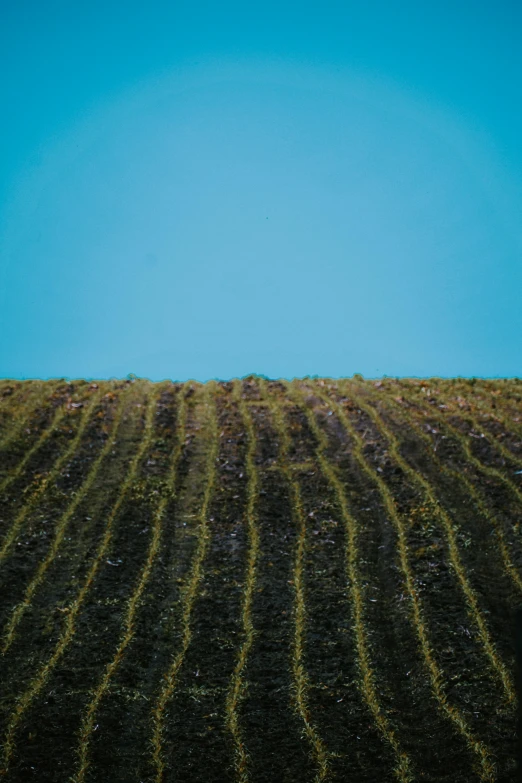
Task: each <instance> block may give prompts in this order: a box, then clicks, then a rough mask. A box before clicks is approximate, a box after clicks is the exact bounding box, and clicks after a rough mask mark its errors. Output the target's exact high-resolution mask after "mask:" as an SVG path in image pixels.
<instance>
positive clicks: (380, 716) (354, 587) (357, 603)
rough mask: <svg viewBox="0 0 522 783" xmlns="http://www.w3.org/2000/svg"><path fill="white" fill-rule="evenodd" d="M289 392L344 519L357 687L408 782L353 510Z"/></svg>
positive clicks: (313, 425)
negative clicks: (381, 695)
mask: <svg viewBox="0 0 522 783" xmlns="http://www.w3.org/2000/svg"><path fill="white" fill-rule="evenodd" d="M288 389H289V392H290V394H294V395H295V399H296V403H297V404H298V405H299V407H300V408H301V410H302V411H303V412H304V413H305V415H306V417H307V420H308V423H309V425H310V429H311V430H312V432H313V434H314V436H315V438H316V442H317V445H316V454H317V461H318V462H319V465H320V467H321V470H322V472H323V475H324V476H325V478H326V480H327V481H328V482H329V484H330V485H331V486H332V487H333V489H334V491H335V494H336V497H337V502H338V504H339V509H340V512H341V516H342V519H343V522H344V528H345V536H346V547H345V561H346V570H347V576H348V579H349V583H350V585H351V591H352V606H353V613H354V627H353V630H354V636H355V648H356V650H357V663H358V668H359V671H360V680H359V681H358V683H357V685H358V688H359V691H360V693H361V695H362V697H363V700H364V701H365V702H366V704H367V705H368V707H369V709H370V712H371V714H372V715H373V719H374V721H375V723H376V725H377V727H378V729H379V731H380V733H381V735H382V736H383V737H384V739H385V741H386V742H388V743H389V744H390V745H391V747H392V749H393V751H394V753H395V756H396V759H397V764H396V767H395V769H394V773H395V775H396V777H397V779H398V780H400V781H402V783H410V781H413V780H414V777H413V770H412V762H411V759H410V758H409V756H408V754H407V753H405V751H404V750H403V749H402V748H401V746H400V743H399V741H398V739H397V736H396V733H395V731H394V730H393V728H392V726H391V724H390V722H389V720H388V718H387V717H386V715H385V714H384V713H383V710H382V707H381V705H380V703H379V699H378V697H377V690H376V686H375V672H374V670H373V669H372V664H371V660H370V656H369V654H368V641H367V632H366V627H365V622H364V601H363V596H362V590H361V583H360V582H361V580H360V575H359V569H358V567H357V562H358V549H357V539H358V536H359V529H358V523H357V520H356V519H355V517H354V516H353V514H351V512H350V510H349V507H348V500H347V497H346V492H345V491H344V488H343V485H342V483H341V481H340V480H339V477H338V476H337V474H336V470H335V468H334V466H333V465H331V464H330V462H329V460H328V458H327V456H326V450H327V448H328V438H327V436H326V435H325V433H324V432H323V430H322V429H321V428H320V427H319V425H318V423H317V420H316V418H315V415H314V413H313V411H312V410H311V409H310V408H309V407H308V406H307V405H306V403H305V401H304V398H303V393H302V391H301V390H300V389H299V387H298V386H297V384H296V382H295V381H293V382H292V383H291V384H289V385H288Z"/></svg>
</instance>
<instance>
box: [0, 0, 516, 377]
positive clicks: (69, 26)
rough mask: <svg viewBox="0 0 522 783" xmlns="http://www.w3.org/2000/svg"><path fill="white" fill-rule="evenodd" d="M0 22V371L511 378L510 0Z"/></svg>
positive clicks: (104, 9) (163, 11) (6, 16)
mask: <svg viewBox="0 0 522 783" xmlns="http://www.w3.org/2000/svg"><path fill="white" fill-rule="evenodd" d="M0 13H1V24H0V67H1V70H2V73H3V74H4V75H7V77H8V78H4V79H3V80H2V84H1V85H0V99H1V102H2V107H3V116H4V118H5V119H4V122H3V123H2V129H1V131H0V133H1V134H2V144H1V149H2V153H1V158H0V319H1V323H0V377H4V378H36V377H38V378H50V377H51V378H53V377H71V378H80V377H84V378H109V377H125V376H126V375H127V374H128V373H134V374H136V375H138V376H141V377H147V378H150V379H151V380H160V379H163V378H171V379H173V380H185V379H187V378H195V379H197V380H199V381H206V380H208V379H210V378H221V379H226V378H231V377H241V376H244V375H246V374H248V373H260V374H264V375H267V376H269V377H286V378H292V377H295V376H297V377H300V376H303V375H324V376H330V377H342V376H350V375H352V374H353V373H356V372H359V373H362V374H363V375H364V376H365V377H380V376H382V375H393V376H396V375H398V376H433V375H438V376H455V375H462V376H472V375H476V376H485V377H505V376H520V375H521V371H522V353H521V350H520V347H521V344H522V339H521V335H522V308H521V307H520V300H521V292H522V263H521V259H522V220H521V218H522V148H521V145H520V138H522V109H521V107H522V47H520V31H521V29H522V6H520V4H518V3H515V2H502V0H501V1H500V2H495V3H494V2H473V3H471V2H458V0H454V2H451V3H450V2H445V1H444V0H437V2H423V3H418V2H406V0H398V2H395V3H389V2H368V3H351V2H349V1H346V2H342V3H341V2H339V3H330V2H327V1H326V2H321V3H299V4H296V3H284V2H282V3H274V2H271V1H270V0H268V2H265V3H262V4H261V3H260V4H252V3H244V2H242V3H227V2H219V3H217V2H206V3H203V2H198V0H191V1H190V2H169V3H167V2H165V3H163V2H154V0H151V2H148V3H141V2H140V3H137V2H127V3H125V4H122V3H121V2H119V1H118V2H114V0H106V2H104V3H101V2H89V3H81V2H78V3H66V2H52V0H51V2H48V3H45V4H42V3H37V2H34V1H33V2H28V1H27V0H25V1H24V0H21V1H20V2H17V3H12V4H10V7H7V4H3V7H2V10H1V12H0Z"/></svg>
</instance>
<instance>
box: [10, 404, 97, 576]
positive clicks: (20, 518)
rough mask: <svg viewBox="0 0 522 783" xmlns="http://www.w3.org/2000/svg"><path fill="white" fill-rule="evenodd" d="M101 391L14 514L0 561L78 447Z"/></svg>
mask: <svg viewBox="0 0 522 783" xmlns="http://www.w3.org/2000/svg"><path fill="white" fill-rule="evenodd" d="M102 394H103V392H102V390H101V389H100V390H98V391H97V392H96V393H95V394H93V395H92V397H91V399H90V400H89V402H88V404H87V405H86V406H85V407H84V408H83V410H82V413H81V418H80V424H79V426H78V430H77V432H76V435H75V436H74V438H73V440H72V441H71V443H70V444H69V446H68V448H67V449H66V450H65V451H64V452H63V454H61V455H60V456H59V457H58V459H57V460H56V461H55V463H54V465H53V466H52V468H51V470H50V471H49V472H48V473H47V475H45V476H44V477H43V478H42V479H41V481H40V482H39V483H38V486H37V487H36V488H35V489H34V490H33V492H32V493H31V494H30V495H29V498H28V499H27V501H26V502H25V504H24V505H23V506H22V508H21V509H20V511H19V512H18V514H17V515H16V517H15V519H14V521H13V523H12V525H11V527H10V528H9V530H8V532H7V533H6V536H5V538H4V541H3V543H2V547H1V548H0V563H2V562H3V561H4V560H5V558H6V556H7V554H8V552H9V550H10V549H11V547H12V545H13V543H14V541H15V540H16V537H17V536H18V533H19V531H20V528H21V526H22V524H23V522H24V520H25V519H26V517H27V515H28V514H29V513H30V512H31V511H32V510H33V508H34V507H35V505H36V503H37V501H38V500H39V499H40V497H41V496H42V495H43V494H44V492H45V490H46V489H47V487H48V486H49V485H50V484H52V483H53V482H54V480H55V479H56V477H57V476H58V474H59V473H60V470H61V469H62V467H63V466H64V465H65V464H66V463H67V461H68V460H70V459H71V457H72V455H73V454H74V452H75V451H76V449H77V448H78V446H79V444H80V442H81V439H82V437H83V434H84V432H85V429H86V427H87V424H88V423H89V419H90V417H91V414H92V412H93V410H94V408H95V407H96V405H97V404H98V402H99V400H100V397H101V396H102ZM64 414H65V409H64V408H63V407H61V408H58V410H57V411H56V413H55V415H54V419H53V422H52V424H51V425H50V427H49V428H48V429H47V430H46V431H45V432H44V433H42V435H41V436H40V438H39V440H38V442H37V443H36V444H35V445H34V446H33V448H32V449H30V451H29V452H28V453H27V454H26V456H25V457H24V459H23V460H22V462H23V463H27V461H28V460H29V458H30V457H31V456H32V455H33V454H34V453H35V452H36V451H37V450H38V449H39V448H40V446H41V445H42V443H43V442H44V441H45V440H47V438H48V437H49V435H50V434H51V432H52V431H53V430H54V429H56V427H57V426H58V424H59V423H60V421H61V420H62V419H63V416H64ZM22 469H23V466H22V464H21V463H20V464H19V465H18V467H17V469H16V473H17V474H19V473H21V471H22ZM14 478H15V476H14V475H13V474H11V478H10V481H12V480H13V479H14Z"/></svg>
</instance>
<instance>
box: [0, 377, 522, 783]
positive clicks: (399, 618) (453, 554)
mask: <svg viewBox="0 0 522 783" xmlns="http://www.w3.org/2000/svg"><path fill="white" fill-rule="evenodd" d="M0 583H1V591H0V683H1V684H0V688H1V693H0V723H1V726H0V732H1V733H0V736H1V737H2V746H1V750H0V754H1V755H0V770H1V772H2V774H3V779H5V780H6V781H8V782H9V781H13V783H14V781H19V782H20V783H25V782H26V781H39V783H41V782H42V781H53V782H54V781H56V782H57V783H66V781H73V783H89V782H92V781H100V783H101V782H102V781H103V783H105V782H106V781H107V782H109V781H111V782H112V781H114V782H115V783H161V782H162V781H165V783H170V782H171V781H172V782H174V781H176V783H228V782H229V781H230V783H320V782H322V781H325V783H326V782H327V781H334V780H337V781H346V783H348V781H353V783H388V782H391V781H401V782H402V783H407V781H426V782H428V781H429V782H432V781H447V783H450V781H451V783H457V782H458V783H468V781H469V782H471V781H506V782H507V781H514V780H515V755H516V705H517V698H516V691H515V660H514V633H513V623H514V612H515V610H516V608H517V607H518V605H519V604H520V603H522V383H521V382H520V381H517V380H511V381H501V380H500V381H485V380H472V381H464V380H460V379H455V380H438V379H429V380H426V381H419V380H393V379H384V380H382V381H378V382H375V381H372V382H370V381H364V380H363V379H362V378H360V377H359V376H355V377H354V378H353V379H350V380H337V381H331V380H328V379H316V378H315V379H308V378H306V379H303V380H296V381H293V382H292V383H287V382H281V381H269V380H266V379H264V378H261V377H255V376H250V377H248V378H245V379H243V380H241V381H231V382H227V383H225V382H219V383H217V382H209V383H206V384H198V383H196V382H188V383H185V384H181V383H171V382H163V383H151V382H148V381H142V380H139V379H134V380H127V381H110V382H102V381H100V382H97V383H88V382H85V381H75V382H71V383H68V382H66V381H46V382H39V381H23V382H19V381H0Z"/></svg>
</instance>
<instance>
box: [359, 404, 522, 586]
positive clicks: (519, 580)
mask: <svg viewBox="0 0 522 783" xmlns="http://www.w3.org/2000/svg"><path fill="white" fill-rule="evenodd" d="M370 395H371V396H372V397H373V396H374V392H373V391H370ZM374 399H376V398H374ZM378 399H379V400H381V399H382V398H381V397H379V398H378ZM386 404H387V405H389V406H390V407H391V408H392V409H393V412H394V413H397V412H399V406H398V405H393V403H391V402H390V401H388V400H386ZM400 415H401V416H402V418H403V419H404V420H405V421H406V422H407V423H408V424H409V426H410V427H411V429H412V431H413V432H414V433H415V434H416V435H417V436H418V437H419V438H421V440H422V441H424V443H425V444H426V447H427V451H428V452H429V454H430V457H431V459H432V460H433V461H434V462H435V463H436V465H437V468H438V469H439V470H440V471H441V473H444V475H446V476H449V477H451V478H452V479H453V480H454V481H457V482H460V483H461V484H463V485H464V486H465V487H466V490H467V491H468V492H469V494H470V495H471V496H472V497H473V500H474V502H475V504H476V507H477V508H478V509H479V511H480V513H481V514H482V516H483V517H484V519H486V520H487V521H488V522H489V523H490V524H491V526H492V527H493V529H494V531H495V535H496V538H497V544H498V549H499V552H500V554H501V557H502V562H503V564H504V568H505V570H506V573H507V574H508V576H509V577H510V578H511V579H512V580H513V582H514V583H515V585H516V587H517V588H518V589H519V590H520V591H522V576H521V575H520V574H519V573H518V570H517V568H516V566H515V564H514V563H513V561H512V559H511V556H510V554H509V551H508V546H507V544H506V539H505V536H504V533H503V531H502V526H501V524H500V522H499V520H498V519H497V517H496V516H495V514H493V512H492V511H491V510H490V509H489V508H488V507H487V505H486V503H485V501H484V499H483V496H482V493H481V492H480V491H479V490H478V489H477V487H476V486H475V485H474V484H473V482H472V481H470V479H469V478H468V477H467V476H466V475H465V474H464V473H459V472H458V471H456V470H453V469H452V468H448V467H447V466H446V465H444V463H443V462H441V460H440V459H439V457H438V456H437V454H436V453H435V451H434V450H433V441H432V439H431V438H430V436H429V435H428V434H427V433H425V432H423V431H422V429H421V426H420V423H419V422H418V421H416V420H415V419H414V417H413V416H412V415H411V413H410V411H409V410H408V409H403V408H400Z"/></svg>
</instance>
